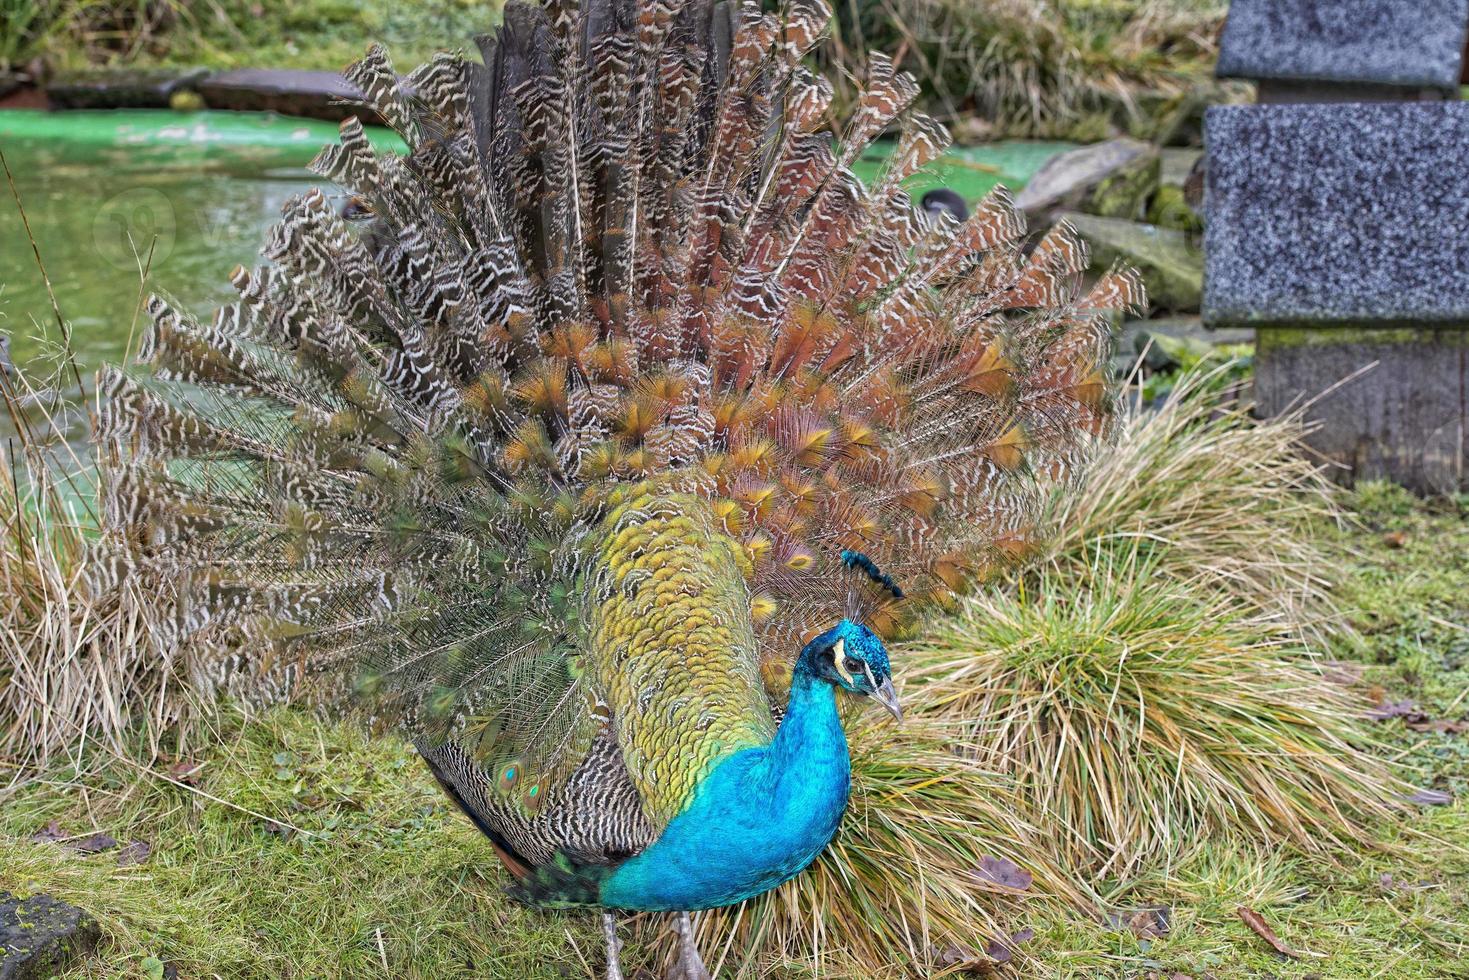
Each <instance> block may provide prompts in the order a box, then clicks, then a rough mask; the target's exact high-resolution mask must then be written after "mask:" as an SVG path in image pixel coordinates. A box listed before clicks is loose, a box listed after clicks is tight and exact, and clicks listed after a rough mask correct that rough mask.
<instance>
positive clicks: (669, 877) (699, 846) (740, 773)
mask: <svg viewBox="0 0 1469 980" xmlns="http://www.w3.org/2000/svg"><path fill="white" fill-rule="evenodd" d="M850 785H851V762H850V760H849V758H848V756H847V739H846V736H845V735H844V734H843V732H842V725H841V719H840V718H839V717H838V716H837V709H836V691H835V689H834V688H833V687H832V686H831V685H830V684H826V683H823V682H821V681H818V680H816V679H814V678H810V677H805V676H802V675H801V674H800V673H798V674H797V676H796V678H795V680H794V683H793V684H792V688H791V700H790V706H789V707H788V708H787V710H786V714H785V717H784V718H783V719H782V721H781V726H780V730H779V732H778V733H777V734H776V737H775V740H774V741H773V742H772V743H771V744H770V745H768V746H765V747H763V748H757V749H746V750H744V751H742V752H738V753H736V754H734V755H732V756H730V757H729V758H728V759H725V760H724V761H723V762H721V763H720V764H719V765H718V766H716V767H715V769H714V770H713V771H712V772H711V773H710V774H709V775H708V776H707V777H705V779H704V780H703V781H702V782H701V783H700V784H699V787H698V789H697V790H695V793H694V799H693V802H692V803H690V804H689V807H688V808H687V809H686V810H684V811H683V812H682V813H680V814H679V815H678V816H676V817H674V818H673V820H671V821H669V824H668V826H667V828H665V829H664V831H663V834H662V835H661V836H660V837H659V838H658V840H657V841H655V842H654V843H653V844H652V846H650V847H649V848H648V849H647V850H645V851H643V852H642V853H641V854H639V855H638V856H637V857H634V858H632V859H630V860H628V861H627V862H625V863H624V864H623V865H622V866H621V867H619V868H618V869H617V870H616V871H615V872H613V873H612V874H611V875H610V876H609V877H608V878H607V880H606V881H605V882H603V884H602V889H601V902H602V904H603V905H605V906H607V907H611V908H624V909H646V910H650V911H684V910H691V909H706V908H714V907H716V906H720V905H732V904H734V903H736V902H740V901H743V900H744V899H747V898H750V897H753V896H755V895H758V894H760V893H761V892H764V891H768V890H770V889H771V888H774V887H775V886H777V885H779V884H780V883H781V882H783V881H786V880H788V879H790V878H793V877H795V876H796V875H797V874H799V873H800V872H801V870H802V869H803V868H805V867H806V865H808V864H810V863H811V862H812V861H813V860H815V859H816V856H817V855H818V854H820V853H821V850H822V848H824V847H826V845H827V844H828V843H829V842H830V841H831V838H832V836H833V835H834V834H835V833H836V829H837V824H838V823H840V821H841V818H842V811H843V810H845V809H846V806H847V793H848V790H849V788H850Z"/></svg>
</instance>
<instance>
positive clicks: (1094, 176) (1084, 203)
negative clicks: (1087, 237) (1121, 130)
mask: <svg viewBox="0 0 1469 980" xmlns="http://www.w3.org/2000/svg"><path fill="white" fill-rule="evenodd" d="M1160 168H1161V163H1160V159H1159V154H1158V151H1157V150H1156V149H1155V148H1154V147H1152V146H1150V145H1148V144H1147V143H1143V142H1140V141H1138V140H1133V139H1115V140H1108V141H1107V142H1105V143H1097V144H1096V145H1094V146H1083V147H1080V148H1078V149H1075V150H1068V151H1066V152H1065V153H1058V154H1056V155H1055V156H1054V157H1051V158H1050V159H1049V160H1047V161H1046V162H1045V164H1044V165H1043V166H1042V167H1041V168H1040V170H1038V171H1036V173H1035V176H1034V177H1031V178H1030V180H1029V181H1027V182H1026V184H1025V187H1024V188H1022V189H1021V191H1020V193H1019V194H1017V195H1016V196H1015V204H1016V206H1017V207H1019V208H1020V209H1021V210H1022V211H1025V212H1026V213H1027V214H1030V215H1042V214H1047V213H1049V212H1051V211H1053V210H1055V209H1058V208H1060V209H1066V210H1072V211H1087V212H1093V213H1098V211H1099V209H1100V212H1102V213H1106V214H1107V215H1108V216H1109V217H1137V216H1138V212H1140V211H1141V209H1142V205H1143V202H1145V201H1146V200H1147V199H1148V197H1149V196H1150V195H1151V194H1152V192H1153V191H1154V190H1155V189H1156V188H1157V186H1158V181H1159V172H1160Z"/></svg>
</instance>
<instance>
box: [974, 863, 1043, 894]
mask: <svg viewBox="0 0 1469 980" xmlns="http://www.w3.org/2000/svg"><path fill="white" fill-rule="evenodd" d="M974 877H975V878H976V879H977V880H978V881H980V882H982V883H985V884H988V885H996V886H998V887H999V888H1001V889H1003V890H1005V891H1017V892H1023V891H1027V890H1028V889H1029V888H1030V885H1031V882H1033V881H1034V880H1035V879H1034V878H1033V877H1032V876H1031V874H1030V872H1029V871H1026V870H1024V869H1023V868H1021V867H1020V866H1019V865H1018V864H1016V863H1015V862H1014V861H1011V860H1010V859H1009V858H997V857H989V856H985V857H982V858H980V859H979V870H977V871H975V872H974Z"/></svg>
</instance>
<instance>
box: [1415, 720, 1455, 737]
mask: <svg viewBox="0 0 1469 980" xmlns="http://www.w3.org/2000/svg"><path fill="white" fill-rule="evenodd" d="M1404 724H1406V725H1407V726H1408V727H1409V728H1411V729H1413V731H1415V732H1438V733H1439V734H1440V735H1462V734H1464V733H1465V732H1469V721H1450V720H1449V719H1447V718H1434V719H1431V720H1430V719H1426V718H1425V719H1424V720H1423V721H1412V720H1410V721H1407V722H1404Z"/></svg>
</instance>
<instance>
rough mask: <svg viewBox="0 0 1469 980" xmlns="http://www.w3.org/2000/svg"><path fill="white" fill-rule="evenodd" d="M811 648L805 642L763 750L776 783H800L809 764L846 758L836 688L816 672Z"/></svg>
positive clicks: (806, 776)
mask: <svg viewBox="0 0 1469 980" xmlns="http://www.w3.org/2000/svg"><path fill="white" fill-rule="evenodd" d="M811 652H812V651H811V647H809V646H808V647H807V648H806V649H805V650H802V651H801V656H800V658H799V659H797V661H796V668H795V671H794V672H793V673H792V675H791V697H790V701H789V702H788V703H787V705H786V713H785V717H784V718H782V719H781V723H780V729H779V730H778V731H777V732H776V733H775V741H773V742H771V743H770V748H769V749H768V750H767V751H766V757H765V760H766V761H765V764H766V766H767V767H768V769H769V772H770V774H771V776H772V777H774V778H775V780H776V782H777V784H778V785H780V784H787V783H795V784H800V783H803V782H805V781H807V779H809V777H810V775H811V772H810V771H811V770H812V769H813V768H816V767H820V768H826V767H829V766H831V765H833V764H835V763H836V762H837V761H838V760H837V758H836V757H837V756H838V755H839V756H840V757H841V760H840V761H841V762H842V763H846V761H847V735H846V733H845V732H844V731H842V721H841V717H840V716H839V715H838V714H837V696H836V695H837V692H836V688H835V687H834V686H832V685H831V684H829V683H827V682H826V681H824V680H822V679H821V678H819V677H817V676H816V670H815V664H814V663H813V662H812V661H813V658H812V656H811ZM772 788H774V787H772Z"/></svg>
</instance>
